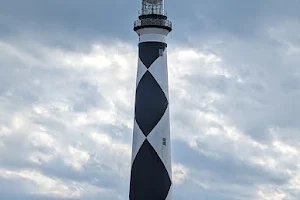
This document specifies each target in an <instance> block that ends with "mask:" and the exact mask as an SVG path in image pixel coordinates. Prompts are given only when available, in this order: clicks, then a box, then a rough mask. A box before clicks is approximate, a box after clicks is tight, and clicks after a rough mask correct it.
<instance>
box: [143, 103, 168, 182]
mask: <svg viewBox="0 0 300 200" xmlns="http://www.w3.org/2000/svg"><path fill="white" fill-rule="evenodd" d="M164 138H165V141H166V145H164ZM147 139H148V141H149V143H150V144H151V145H152V147H153V148H154V150H155V151H156V153H157V154H158V156H159V157H160V159H161V161H162V162H163V163H164V165H165V167H166V169H167V171H168V174H169V176H170V178H171V177H172V171H171V141H170V121H169V107H168V108H167V109H166V111H165V113H164V115H163V117H162V118H161V119H160V121H159V122H158V123H157V125H156V126H155V127H154V129H153V130H152V131H151V132H150V134H149V135H148V137H147Z"/></svg>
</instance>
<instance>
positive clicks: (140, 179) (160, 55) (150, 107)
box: [129, 42, 172, 200]
mask: <svg viewBox="0 0 300 200" xmlns="http://www.w3.org/2000/svg"><path fill="white" fill-rule="evenodd" d="M166 46H167V45H166V44H165V43H162V42H142V43H140V44H139V66H138V72H137V89H136V99H135V124H134V134H133V149H132V168H131V180H130V195H129V196H130V200H169V199H171V197H170V190H171V185H172V180H171V174H172V172H171V152H170V151H171V150H170V149H171V148H170V124H169V107H168V106H169V101H168V99H169V97H168V73H167V60H166V52H165V50H166Z"/></svg>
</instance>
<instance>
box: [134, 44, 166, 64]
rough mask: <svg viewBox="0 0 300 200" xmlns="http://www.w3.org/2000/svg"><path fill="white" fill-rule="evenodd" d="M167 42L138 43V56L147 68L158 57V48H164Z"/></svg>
mask: <svg viewBox="0 0 300 200" xmlns="http://www.w3.org/2000/svg"><path fill="white" fill-rule="evenodd" d="M166 47H167V44H166V43H163V42H142V43H139V57H140V59H141V61H142V62H143V63H144V65H145V66H146V67H147V68H149V67H150V66H151V65H152V63H153V62H154V61H155V60H156V59H157V58H158V57H159V50H160V49H162V50H163V51H164V50H165V49H166Z"/></svg>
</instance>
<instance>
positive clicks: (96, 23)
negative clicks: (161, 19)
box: [0, 0, 300, 200]
mask: <svg viewBox="0 0 300 200" xmlns="http://www.w3.org/2000/svg"><path fill="white" fill-rule="evenodd" d="M0 3H1V7H0V13H1V14H0V17H1V18H0V25H1V29H0V51H1V55H0V110H1V111H2V112H1V114H0V185H4V187H1V188H0V196H1V198H5V199H12V200H14V199H49V200H50V199H65V198H66V196H68V197H69V198H71V199H72V198H73V199H99V198H100V199H121V200H123V199H127V196H128V187H129V185H128V184H129V183H128V180H129V172H130V152H131V151H130V145H131V139H132V138H131V135H132V124H133V101H134V86H135V83H134V80H135V73H136V71H135V70H136V67H134V66H136V58H137V55H136V53H137V52H136V42H137V38H136V37H137V36H136V35H135V33H134V32H133V31H132V22H133V20H135V19H136V18H137V16H136V11H137V10H138V6H139V3H138V2H125V1H124V2H123V1H121V2H120V1H109V2H104V1H93V0H90V1H85V2H84V3H83V2H82V1H72V2H71V1H64V2H59V1H51V2H40V1H35V0H31V1H26V2H17V1H1V0H0ZM16 5H18V6H16ZM125 7H126V9H125ZM298 7H299V3H298V2H297V1H294V0H292V1H289V2H288V3H286V2H282V1H277V0H275V1H268V0H266V1H251V2H250V1H249V2H240V1H236V0H229V1H226V2H225V1H224V2H220V1H200V2H198V1H197V2H193V3H192V1H191V2H183V1H173V2H172V5H171V2H167V8H168V10H169V15H170V18H171V19H172V20H173V22H174V25H175V26H174V27H175V30H174V32H173V33H172V34H171V35H170V37H169V39H170V45H169V47H170V48H169V71H170V91H171V93H170V95H171V97H170V99H171V101H170V102H171V106H172V109H171V119H172V120H171V130H172V137H173V161H174V165H173V166H174V169H175V170H174V172H173V174H174V179H175V182H176V184H175V185H174V199H175V200H180V199H199V198H203V199H206V198H207V199H222V200H227V199H236V200H239V199H243V200H247V199H249V200H250V199H251V200H252V199H259V200H267V199H275V200H281V199H286V200H294V199H297V197H298V196H299V191H300V188H299V186H298V182H297V179H298V178H299V176H300V174H299V166H298V163H299V161H300V160H299V153H300V152H299V150H298V149H299V148H298V146H299V139H300V134H299V131H298V130H299V123H298V120H297V119H298V113H299V111H300V110H299V108H300V107H299V103H297V99H299V97H300V96H299V81H298V80H299V69H298V68H299V67H298V66H299V62H300V60H299V53H300V43H299V41H300V38H299V34H298V33H299V30H300V25H299V22H298V19H299V14H298V11H297V8H298ZM107 38H109V39H107ZM16 186H17V187H16ZM16 193H19V194H20V195H15V194H16ZM69 198H68V199H69Z"/></svg>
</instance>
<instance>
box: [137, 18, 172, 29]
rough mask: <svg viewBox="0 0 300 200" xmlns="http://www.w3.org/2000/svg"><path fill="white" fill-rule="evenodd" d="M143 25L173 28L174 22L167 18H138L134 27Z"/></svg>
mask: <svg viewBox="0 0 300 200" xmlns="http://www.w3.org/2000/svg"><path fill="white" fill-rule="evenodd" d="M143 26H159V27H166V28H168V29H172V22H171V21H169V20H166V19H151V18H147V19H141V20H136V21H135V22H134V28H137V27H143Z"/></svg>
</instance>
